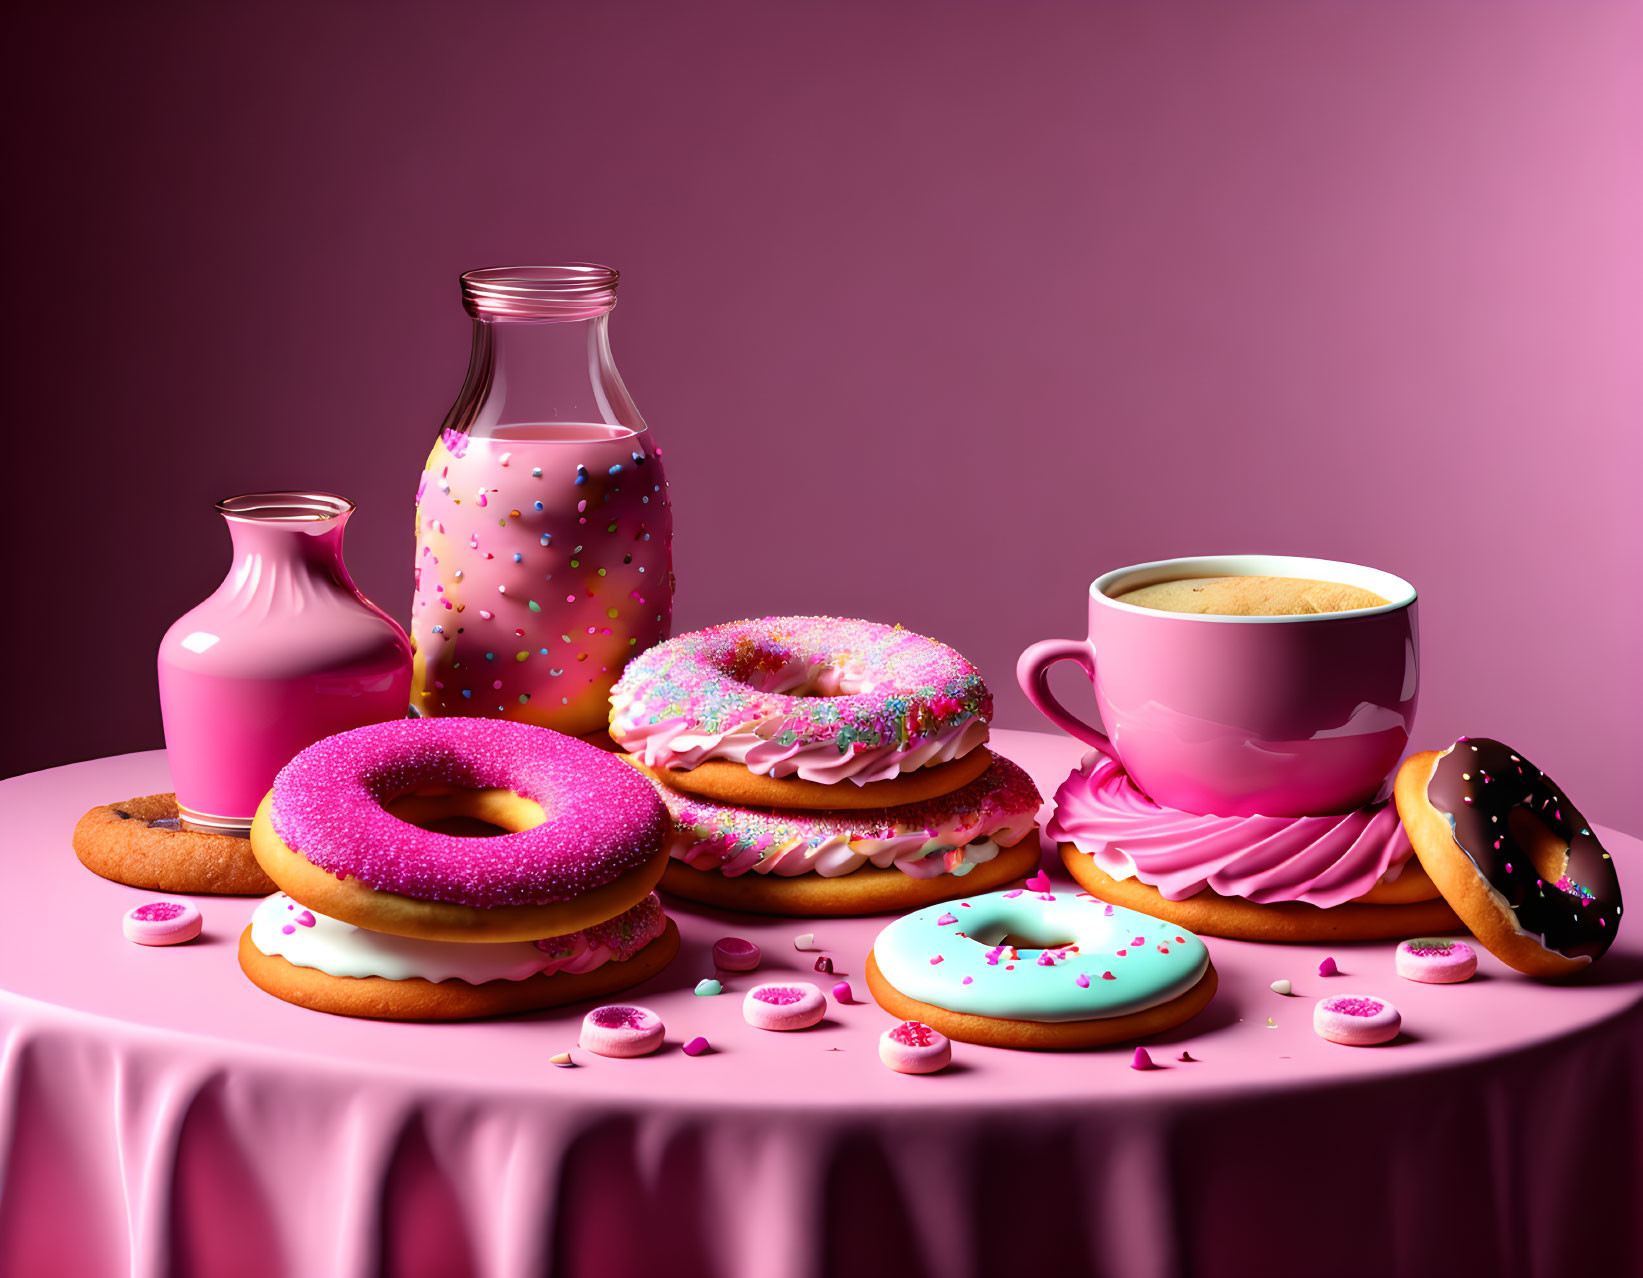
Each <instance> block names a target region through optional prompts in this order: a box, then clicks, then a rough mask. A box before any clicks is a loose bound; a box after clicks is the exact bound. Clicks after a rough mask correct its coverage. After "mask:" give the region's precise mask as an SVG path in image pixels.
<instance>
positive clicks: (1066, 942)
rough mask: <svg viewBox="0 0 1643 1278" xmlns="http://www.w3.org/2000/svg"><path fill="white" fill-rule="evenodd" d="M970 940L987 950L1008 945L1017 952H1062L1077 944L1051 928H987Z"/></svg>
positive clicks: (1056, 929)
mask: <svg viewBox="0 0 1643 1278" xmlns="http://www.w3.org/2000/svg"><path fill="white" fill-rule="evenodd" d="M970 939H971V940H972V941H976V942H977V943H979V944H981V945H985V946H986V947H987V948H988V949H992V948H993V947H994V946H995V945H1008V946H1010V947H1011V948H1013V949H1017V950H1064V949H1068V948H1070V947H1071V946H1074V945H1077V944H1078V942H1077V941H1076V940H1074V939H1073V938H1072V937H1070V936H1064V935H1063V934H1062V933H1061V931H1060V930H1059V929H1058V928H1052V927H1045V928H1034V927H1023V928H1014V929H1012V928H1004V927H996V928H989V929H988V930H987V931H986V932H983V933H981V934H979V935H972V936H971V937H970Z"/></svg>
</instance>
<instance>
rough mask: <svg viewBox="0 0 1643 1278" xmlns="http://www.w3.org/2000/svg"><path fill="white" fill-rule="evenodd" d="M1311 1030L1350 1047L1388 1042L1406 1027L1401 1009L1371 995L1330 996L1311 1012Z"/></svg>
mask: <svg viewBox="0 0 1643 1278" xmlns="http://www.w3.org/2000/svg"><path fill="white" fill-rule="evenodd" d="M1312 1028H1313V1030H1314V1031H1315V1032H1316V1033H1317V1035H1318V1037H1319V1038H1325V1039H1328V1040H1329V1041H1330V1042H1331V1043H1345V1044H1346V1045H1347V1046H1348V1047H1370V1046H1372V1045H1374V1044H1376V1043H1389V1042H1391V1041H1392V1040H1393V1039H1395V1038H1396V1037H1397V1036H1398V1031H1399V1030H1400V1029H1401V1028H1403V1017H1402V1016H1401V1015H1399V1013H1398V1009H1397V1008H1395V1007H1393V1006H1392V1004H1390V1003H1388V1002H1387V1001H1386V1000H1385V999H1383V998H1376V997H1374V995H1372V994H1331V995H1330V996H1329V997H1328V998H1321V999H1319V1000H1318V1003H1317V1006H1315V1007H1314V1008H1313V1009H1312Z"/></svg>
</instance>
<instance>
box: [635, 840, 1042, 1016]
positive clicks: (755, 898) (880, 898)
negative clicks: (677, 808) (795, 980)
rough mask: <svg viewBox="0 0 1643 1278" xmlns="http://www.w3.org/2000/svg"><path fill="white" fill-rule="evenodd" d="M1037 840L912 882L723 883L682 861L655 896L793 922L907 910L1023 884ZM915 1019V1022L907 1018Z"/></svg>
mask: <svg viewBox="0 0 1643 1278" xmlns="http://www.w3.org/2000/svg"><path fill="white" fill-rule="evenodd" d="M1038 858H1039V846H1038V839H1037V838H1036V837H1035V836H1034V835H1032V834H1029V835H1028V836H1027V837H1026V838H1024V839H1022V840H1021V842H1019V843H1017V844H1016V845H1015V846H1014V847H1008V848H1000V849H999V851H998V855H997V856H995V857H994V858H993V859H992V860H991V861H985V862H983V863H982V864H980V865H977V866H976V867H975V868H974V869H972V870H971V871H970V872H969V873H968V874H965V875H962V876H960V875H956V874H937V875H935V876H934V877H932V878H927V879H915V878H914V877H913V876H912V875H910V874H905V873H903V872H902V871H901V870H898V869H896V868H895V866H893V865H892V866H886V867H885V868H884V869H880V868H879V867H877V866H874V865H868V866H863V867H862V868H861V869H859V870H852V871H851V872H850V873H849V874H841V875H839V876H838V877H837V878H832V879H824V878H822V877H821V876H820V875H818V874H796V875H793V876H792V877H791V878H782V877H780V876H778V875H773V874H763V875H755V874H743V875H740V876H738V877H737V878H734V879H727V878H726V877H725V876H724V875H723V874H720V873H719V872H718V871H717V870H695V869H692V868H691V867H690V866H688V865H686V864H684V862H682V861H669V862H668V863H667V869H665V870H664V871H663V872H662V882H661V890H662V891H663V892H665V893H667V894H668V895H669V896H676V897H679V898H680V899H681V900H685V901H694V902H695V903H696V904H698V905H711V906H714V907H716V908H718V909H722V910H744V911H747V912H748V913H751V914H778V915H787V916H789V917H793V918H848V917H852V916H855V915H859V914H885V913H888V912H890V911H892V910H909V909H914V908H916V907H918V906H920V905H928V904H931V903H932V902H936V901H946V900H951V899H952V898H953V897H956V896H964V895H966V894H974V893H977V892H988V891H991V890H992V889H994V888H997V887H1002V886H1004V885H1005V884H1006V883H1012V882H1014V881H1015V880H1016V879H1020V878H1025V877H1026V876H1027V875H1029V874H1031V873H1032V872H1033V871H1034V870H1035V869H1037V868H1038ZM913 1019H916V1018H913Z"/></svg>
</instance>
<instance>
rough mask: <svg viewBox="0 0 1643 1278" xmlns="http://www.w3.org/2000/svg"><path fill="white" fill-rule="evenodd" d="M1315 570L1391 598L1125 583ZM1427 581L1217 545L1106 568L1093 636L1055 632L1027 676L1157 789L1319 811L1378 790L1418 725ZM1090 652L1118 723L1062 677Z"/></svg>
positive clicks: (1081, 731) (1140, 781) (1161, 794)
mask: <svg viewBox="0 0 1643 1278" xmlns="http://www.w3.org/2000/svg"><path fill="white" fill-rule="evenodd" d="M1253 575H1269V576H1274V577H1309V578H1315V579H1317V580H1320V581H1334V582H1340V583H1341V584H1343V585H1348V586H1359V587H1362V588H1364V589H1366V590H1371V591H1374V592H1375V593H1376V594H1378V595H1380V596H1381V597H1382V598H1384V599H1387V600H1389V601H1390V602H1388V603H1386V604H1385V605H1383V606H1381V607H1377V608H1361V609H1355V610H1353V611H1350V612H1329V613H1314V614H1309V615H1305V616H1298V617H1226V616H1218V615H1211V614H1199V613H1179V612H1163V611H1160V610H1158V609H1153V608H1138V607H1136V606H1134V605H1132V604H1123V603H1119V602H1118V601H1117V600H1116V599H1114V598H1112V596H1113V595H1118V594H1123V593H1124V592H1126V591H1129V590H1136V589H1139V588H1140V587H1142V586H1149V585H1154V584H1156V583H1158V582H1163V581H1173V580H1176V579H1178V578H1183V577H1220V576H1253ZM1419 651H1420V639H1419V631H1418V628H1417V626H1416V621H1415V588H1414V587H1413V586H1411V585H1410V584H1409V583H1408V582H1407V581H1404V580H1403V579H1402V578H1401V577H1394V576H1393V575H1392V574H1391V573H1386V572H1380V571H1378V570H1377V569H1374V568H1365V567H1363V566H1361V565H1359V564H1348V563H1339V562H1336V561H1334V560H1329V559H1303V558H1298V557H1294V556H1289V555H1206V556H1200V557H1194V558H1187V559H1163V560H1159V561H1157V562H1156V563H1149V564H1135V565H1133V566H1131V567H1129V568H1119V569H1116V570H1114V571H1112V572H1109V573H1105V574H1103V575H1102V576H1100V577H1097V578H1096V579H1095V580H1094V581H1093V582H1091V583H1090V635H1089V638H1088V639H1047V640H1045V641H1044V642H1042V643H1035V644H1034V645H1033V646H1032V647H1030V648H1028V649H1027V650H1026V651H1025V652H1023V653H1022V654H1021V660H1020V662H1019V663H1017V665H1016V679H1017V680H1018V681H1019V682H1020V684H1021V689H1022V691H1023V692H1025V693H1026V694H1027V698H1028V700H1030V701H1031V702H1032V703H1033V704H1034V705H1035V706H1037V707H1038V708H1039V710H1041V711H1042V712H1043V713H1044V715H1045V716H1046V717H1047V718H1048V719H1049V720H1050V721H1051V722H1052V723H1054V724H1055V725H1056V726H1057V727H1059V728H1062V729H1063V730H1065V731H1067V732H1070V733H1071V734H1072V735H1073V736H1075V737H1077V738H1078V739H1079V740H1080V741H1084V742H1087V743H1088V744H1090V745H1092V746H1094V747H1095V748H1096V749H1098V750H1100V751H1102V752H1103V753H1105V754H1108V755H1110V756H1112V757H1113V758H1115V759H1117V760H1118V762H1119V763H1120V764H1122V765H1123V767H1124V770H1125V771H1126V772H1128V773H1129V774H1130V778H1131V779H1132V780H1133V781H1134V782H1135V783H1136V785H1138V786H1140V787H1141V789H1143V790H1144V791H1146V793H1147V794H1148V795H1150V796H1151V797H1152V798H1153V799H1154V800H1156V801H1157V802H1158V803H1160V804H1163V805H1164V806H1165V807H1171V808H1176V809H1178V810H1180V811H1183V812H1196V813H1202V814H1206V815H1214V816H1251V815H1257V814H1259V815H1264V816H1315V815H1323V814H1326V813H1332V812H1348V811H1350V810H1352V809H1353V808H1355V807H1358V806H1359V805H1360V804H1363V803H1366V802H1368V801H1369V800H1370V799H1373V798H1374V797H1375V795H1376V792H1377V791H1378V790H1379V789H1380V788H1381V784H1382V782H1384V781H1385V779H1386V776H1387V774H1388V773H1389V772H1390V771H1391V770H1392V768H1393V767H1394V766H1395V765H1396V764H1397V762H1398V759H1399V757H1400V756H1401V755H1402V754H1403V750H1404V746H1405V745H1406V744H1407V743H1408V740H1409V726H1410V724H1411V723H1412V722H1413V721H1414V717H1415V694H1416V690H1417V687H1418V684H1419V672H1420V657H1419ZM1058 661H1075V662H1077V663H1078V665H1079V666H1080V667H1081V668H1082V669H1083V671H1084V673H1085V674H1086V675H1088V676H1089V678H1090V681H1091V683H1092V684H1093V686H1094V689H1095V704H1096V709H1097V710H1098V711H1099V712H1100V715H1101V723H1102V725H1103V726H1104V727H1105V728H1106V732H1105V733H1103V732H1099V731H1097V730H1096V729H1095V728H1093V727H1091V726H1090V725H1089V724H1087V723H1085V722H1084V721H1083V720H1081V719H1079V718H1077V717H1075V716H1074V715H1073V714H1072V713H1070V712H1069V711H1068V710H1067V709H1066V708H1065V707H1064V706H1062V705H1061V703H1060V702H1058V701H1057V700H1056V699H1055V697H1054V696H1052V695H1051V693H1050V690H1049V683H1048V675H1049V670H1050V667H1051V666H1053V665H1054V664H1055V663H1056V662H1058Z"/></svg>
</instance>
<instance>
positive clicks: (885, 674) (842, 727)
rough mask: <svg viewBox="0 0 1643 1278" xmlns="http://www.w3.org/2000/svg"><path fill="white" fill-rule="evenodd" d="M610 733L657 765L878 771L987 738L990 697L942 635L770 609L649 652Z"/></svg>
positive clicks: (614, 695) (929, 761) (829, 776)
mask: <svg viewBox="0 0 1643 1278" xmlns="http://www.w3.org/2000/svg"><path fill="white" fill-rule="evenodd" d="M610 700H611V712H610V734H611V736H612V737H613V738H614V739H615V740H616V741H617V742H618V743H620V744H621V745H622V746H623V748H625V749H627V750H630V751H632V752H634V753H635V754H636V755H637V756H638V757H639V758H640V759H642V760H643V761H644V763H645V764H646V765H647V766H649V767H652V768H686V769H688V768H694V767H696V766H697V765H698V764H699V763H702V762H704V761H706V760H708V759H725V760H728V761H730V762H732V763H740V764H743V765H744V766H746V767H747V768H748V769H749V770H750V771H753V772H756V773H758V774H759V775H761V776H771V777H788V776H794V775H797V776H799V777H801V778H802V779H804V780H806V781H815V782H818V783H820V784H823V785H831V784H833V783H835V782H838V781H854V782H856V783H857V784H858V785H865V784H867V783H868V782H870V781H883V780H888V779H889V778H891V777H894V776H898V775H900V774H901V773H903V772H911V771H914V770H916V769H918V768H924V767H930V766H932V765H934V764H939V763H947V762H949V761H951V760H953V759H957V758H960V757H961V756H963V755H965V754H968V753H969V752H970V751H971V750H973V749H975V748H976V747H977V746H979V745H981V744H982V743H983V742H984V741H986V740H987V722H988V720H989V719H990V718H991V717H992V713H993V698H992V693H991V692H989V691H988V689H987V685H986V683H985V682H984V681H983V680H982V678H981V674H980V672H979V671H978V670H977V669H976V668H975V667H974V666H973V665H971V664H970V663H969V662H968V661H966V660H965V659H964V658H963V657H961V656H960V655H959V654H958V653H956V652H954V651H953V650H952V649H951V648H949V647H947V645H946V644H943V643H938V642H937V641H936V640H934V639H928V638H925V637H924V636H923V635H918V634H914V633H913V632H912V631H910V630H903V629H902V628H901V627H900V626H887V625H883V624H881V623H879V622H875V621H853V620H846V619H841V618H838V617H762V618H760V619H758V620H756V621H734V622H727V623H725V624H724V625H719V626H711V627H709V628H708V629H706V630H697V631H694V632H692V633H690V634H685V635H679V636H678V637H677V638H674V639H670V640H668V641H667V642H666V643H661V644H657V645H656V646H655V647H654V648H651V649H650V650H648V651H646V652H642V653H640V654H639V655H638V656H637V657H635V658H634V659H633V660H632V661H631V662H629V663H628V665H627V667H626V669H624V670H623V672H622V677H621V679H620V680H619V681H618V682H617V684H616V686H615V688H613V689H612V690H611V695H610Z"/></svg>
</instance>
